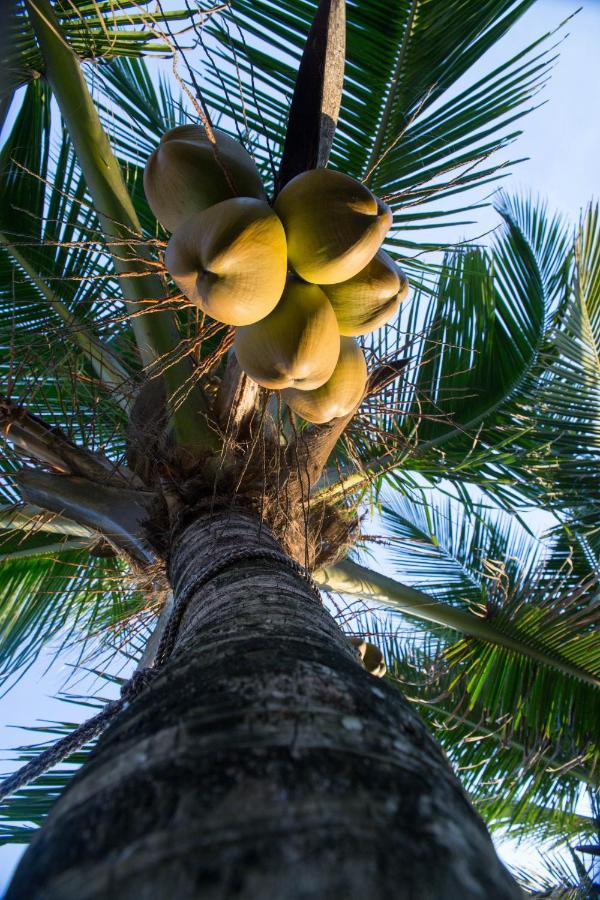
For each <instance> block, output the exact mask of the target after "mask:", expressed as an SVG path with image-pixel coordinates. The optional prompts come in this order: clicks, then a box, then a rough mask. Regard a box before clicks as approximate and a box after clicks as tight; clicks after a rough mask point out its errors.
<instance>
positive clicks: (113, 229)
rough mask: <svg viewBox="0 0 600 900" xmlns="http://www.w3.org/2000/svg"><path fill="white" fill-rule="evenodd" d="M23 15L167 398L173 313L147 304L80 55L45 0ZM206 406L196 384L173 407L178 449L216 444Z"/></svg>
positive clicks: (134, 220)
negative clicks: (32, 31)
mask: <svg viewBox="0 0 600 900" xmlns="http://www.w3.org/2000/svg"><path fill="white" fill-rule="evenodd" d="M26 2H27V7H28V10H29V17H30V21H31V24H32V27H33V29H34V31H35V34H36V37H37V40H38V43H39V45H40V49H41V52H42V55H43V58H44V62H45V67H46V68H45V73H44V74H45V76H46V78H47V80H48V82H49V84H50V86H51V88H52V91H53V94H54V97H55V99H56V101H57V103H58V106H59V108H60V111H61V114H62V117H63V119H64V121H65V124H66V126H67V129H68V131H69V134H70V136H71V140H72V142H73V146H74V148H75V152H76V154H77V158H78V160H79V164H80V166H81V169H82V171H83V174H84V177H85V179H86V183H87V187H88V190H89V192H90V194H91V197H92V200H93V202H94V207H95V209H96V212H97V214H98V218H99V220H100V225H101V228H102V231H103V233H104V235H105V237H106V239H107V243H108V246H109V249H110V252H111V254H112V257H113V261H114V265H115V269H116V271H117V273H118V275H119V276H120V280H121V285H122V291H123V297H124V300H125V303H126V305H127V307H128V309H129V311H130V313H131V325H132V329H133V333H134V336H135V340H136V344H137V347H138V350H139V353H140V357H141V360H142V363H143V364H144V366H146V368H147V369H149V370H150V372H151V373H152V374H158V372H157V371H156V370H157V369H158V371H159V372H162V373H163V377H164V379H165V382H166V386H167V395H168V396H169V397H173V396H175V395H177V393H178V392H179V391H180V390H181V387H182V385H184V384H186V383H187V382H188V381H189V380H190V379H191V377H192V368H191V362H190V361H189V360H188V359H180V360H175V361H173V360H174V354H176V350H177V346H178V344H179V333H178V329H177V324H176V320H175V317H174V315H173V314H172V313H171V312H167V311H164V310H163V311H156V310H155V309H151V308H150V310H149V311H148V312H145V310H146V309H147V308H149V307H152V306H154V305H155V304H156V303H158V302H160V301H161V300H163V299H164V298H165V293H166V290H165V285H164V283H163V281H162V279H161V278H160V277H159V276H158V275H157V274H155V273H153V272H152V268H153V267H154V266H155V261H154V260H153V259H152V257H151V255H150V252H149V250H148V248H147V247H146V245H145V243H144V238H143V235H142V229H141V226H140V222H139V219H138V217H137V213H136V211H135V208H134V206H133V203H132V201H131V197H130V196H129V193H128V191H127V187H126V185H125V182H124V180H123V174H122V172H121V168H120V166H119V163H118V160H117V159H116V157H115V156H114V154H113V152H112V149H111V146H110V143H109V141H108V137H107V135H106V133H105V131H104V129H103V128H102V123H101V122H100V117H99V115H98V112H97V110H96V107H95V106H94V102H93V100H92V97H91V95H90V92H89V89H88V86H87V84H86V81H85V78H84V77H83V72H82V69H81V66H80V64H79V60H78V58H77V56H76V55H75V53H74V52H73V50H72V49H71V47H70V46H69V44H68V43H67V41H66V39H65V37H64V35H63V33H62V31H61V28H60V24H59V22H58V19H57V17H56V15H55V13H54V11H53V9H52V6H51V4H50V2H49V0H26ZM206 411H207V404H206V401H205V398H204V395H203V394H202V393H201V391H200V390H199V389H195V390H193V391H190V392H186V397H184V398H182V401H181V403H180V404H179V406H178V407H177V408H176V409H174V410H173V411H172V415H171V426H172V428H173V432H174V435H175V439H176V443H177V444H178V445H180V446H184V447H206V446H208V447H210V448H214V446H215V435H214V433H213V432H212V431H211V430H210V429H209V428H208V427H207V425H206V422H205V419H204V416H203V415H202V414H203V413H206Z"/></svg>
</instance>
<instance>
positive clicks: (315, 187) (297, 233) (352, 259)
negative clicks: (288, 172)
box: [275, 169, 392, 284]
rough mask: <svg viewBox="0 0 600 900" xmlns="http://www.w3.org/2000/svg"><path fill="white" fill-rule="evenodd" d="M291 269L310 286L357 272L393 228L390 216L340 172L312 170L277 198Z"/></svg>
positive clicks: (285, 188)
mask: <svg viewBox="0 0 600 900" xmlns="http://www.w3.org/2000/svg"><path fill="white" fill-rule="evenodd" d="M275 211H276V213H277V215H278V216H279V218H280V219H281V221H282V222H283V226H284V228H285V232H286V236H287V241H288V257H289V260H290V264H291V266H292V267H293V268H294V270H295V271H296V272H297V273H298V275H300V276H301V278H304V279H305V281H310V282H312V283H313V284H336V283H337V282H339V281H347V280H348V279H349V278H352V277H353V276H354V275H356V273H357V272H360V270H361V269H363V268H364V267H365V266H366V265H367V263H368V262H369V260H370V259H372V258H373V256H374V255H375V253H376V252H377V250H378V249H379V247H380V246H381V243H382V241H383V239H384V238H385V236H386V234H387V232H388V231H389V229H390V226H391V224H392V213H391V210H390V208H389V207H388V206H386V204H385V203H382V202H381V201H380V200H378V199H377V197H375V195H374V194H372V193H371V191H370V190H369V189H368V188H367V187H365V185H363V184H361V183H360V182H359V181H356V180H355V179H354V178H350V176H349V175H344V174H343V173H342V172H334V171H332V170H331V169H311V170H310V171H308V172H302V173H301V174H300V175H297V176H296V177H295V178H292V180H291V181H290V182H288V184H286V186H285V187H284V188H283V190H282V191H281V192H280V193H279V195H278V196H277V199H276V201H275Z"/></svg>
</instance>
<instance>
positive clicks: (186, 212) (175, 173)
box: [144, 125, 265, 231]
mask: <svg viewBox="0 0 600 900" xmlns="http://www.w3.org/2000/svg"><path fill="white" fill-rule="evenodd" d="M214 135H215V139H216V149H215V145H213V144H211V142H210V141H209V139H208V137H207V134H206V131H205V130H204V128H203V127H202V126H199V125H179V126H178V127H177V128H172V129H171V130H170V131H167V133H166V134H164V135H163V136H162V138H161V140H160V144H159V145H158V147H157V148H156V150H155V151H154V153H153V154H152V155H151V157H150V159H149V160H148V162H147V163H146V168H145V170H144V190H145V192H146V198H147V200H148V203H149V204H150V208H151V210H152V212H153V213H154V215H155V216H156V218H157V219H158V221H159V222H160V224H161V225H163V226H164V228H166V229H167V230H168V231H175V229H176V228H178V227H179V225H181V223H182V222H185V220H186V219H189V217H190V216H191V215H192V214H193V213H196V212H200V211H201V210H203V209H207V208H208V207H209V206H212V205H213V204H214V203H220V202H221V200H228V199H229V198H230V197H257V198H258V199H260V200H264V199H265V192H264V189H263V185H262V181H261V179H260V175H259V174H258V169H257V168H256V164H255V162H254V160H253V159H252V157H251V156H250V154H249V153H248V152H247V151H246V150H245V149H244V148H243V147H242V145H241V144H240V143H239V142H238V141H236V140H234V139H233V138H231V137H229V135H228V134H225V132H223V131H218V130H214Z"/></svg>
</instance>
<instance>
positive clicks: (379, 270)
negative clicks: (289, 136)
mask: <svg viewBox="0 0 600 900" xmlns="http://www.w3.org/2000/svg"><path fill="white" fill-rule="evenodd" d="M214 137H215V143H211V141H209V139H208V136H207V134H206V132H205V130H204V129H203V128H202V127H200V126H193V125H183V126H179V127H178V128H174V129H172V130H171V131H168V132H167V133H166V134H165V135H164V136H163V138H162V139H161V142H160V144H159V146H158V147H157V149H156V150H155V151H154V153H153V154H152V156H151V157H150V159H149V160H148V163H147V165H146V170H145V172H144V188H145V191H146V197H147V199H148V202H149V204H150V207H151V209H152V211H153V212H154V214H155V216H156V218H157V219H158V221H159V222H160V223H161V224H162V225H163V226H164V228H166V229H167V230H168V231H170V232H172V234H171V238H170V240H169V243H168V245H167V248H166V252H165V265H166V268H167V270H168V271H169V273H170V274H171V276H172V278H173V280H174V281H175V283H176V284H177V286H178V287H179V289H180V290H181V291H182V293H183V294H184V295H185V296H186V297H187V298H188V300H189V301H190V302H191V303H193V304H195V305H196V306H198V307H199V308H200V309H201V310H202V311H203V312H205V313H207V314H208V315H209V316H211V317H212V318H213V319H216V320H217V321H219V322H223V323H224V324H226V325H233V326H235V328H236V334H235V343H234V349H235V353H236V356H237V359H238V362H239V364H240V366H241V368H242V369H243V370H244V372H246V374H247V375H249V376H250V378H252V379H253V380H254V381H256V382H257V383H258V384H260V385H262V386H263V387H265V388H269V389H271V390H277V391H281V396H282V397H283V399H284V400H285V402H286V403H287V404H288V406H289V407H290V408H291V409H293V410H294V412H296V413H297V414H298V415H300V416H302V418H304V419H305V420H306V421H308V422H313V423H317V424H321V423H324V422H328V421H330V420H331V419H333V418H337V417H339V416H345V415H348V414H349V413H351V412H352V410H353V409H355V408H356V407H357V406H358V404H359V403H360V401H361V399H362V397H363V395H364V391H365V387H366V382H367V366H366V362H365V358H364V355H363V352H362V350H361V348H360V347H359V345H358V344H357V343H356V341H355V338H356V337H357V336H359V335H364V334H367V333H368V332H370V331H374V330H375V329H376V328H379V327H380V326H381V325H384V324H385V323H386V322H388V321H389V320H390V319H391V318H392V317H393V316H394V315H395V313H396V311H397V309H398V306H399V304H400V302H401V301H402V300H403V299H404V298H405V297H406V295H407V293H408V282H407V280H406V277H405V276H404V274H403V273H402V271H401V270H400V269H399V268H398V266H397V265H396V264H395V263H394V261H393V260H392V259H391V257H390V256H388V254H387V253H385V252H384V251H383V250H382V249H381V245H382V243H383V240H384V238H385V236H386V234H387V232H388V231H389V228H390V226H391V224H392V214H391V211H390V209H389V207H388V206H387V205H386V204H385V203H383V202H382V201H381V200H378V199H377V197H375V196H374V194H373V193H372V192H371V191H370V190H369V189H368V188H367V187H366V186H365V185H363V184H361V183H360V182H358V181H356V180H355V179H353V178H350V177H349V176H348V175H344V174H342V173H341V172H334V171H332V170H330V169H311V170H309V171H307V172H303V173H301V174H300V175H297V176H296V177H295V178H293V179H292V180H291V181H290V182H288V184H286V185H285V187H284V188H283V189H282V190H281V191H280V193H279V194H278V196H277V198H276V200H275V202H274V204H273V206H271V205H270V204H269V203H268V202H267V198H266V195H265V191H264V188H263V185H262V181H261V178H260V175H259V173H258V170H257V168H256V165H255V163H254V160H253V159H252V157H251V156H250V155H249V154H248V153H247V152H246V150H245V149H244V148H243V147H242V145H241V144H239V143H238V142H237V141H235V140H234V139H233V138H231V137H229V135H227V134H225V133H224V132H221V131H218V130H216V131H215V132H214Z"/></svg>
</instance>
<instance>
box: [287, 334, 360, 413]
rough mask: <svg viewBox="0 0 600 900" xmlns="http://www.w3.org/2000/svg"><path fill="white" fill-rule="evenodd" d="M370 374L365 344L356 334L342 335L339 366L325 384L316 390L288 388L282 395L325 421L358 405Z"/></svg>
mask: <svg viewBox="0 0 600 900" xmlns="http://www.w3.org/2000/svg"><path fill="white" fill-rule="evenodd" d="M367 374H368V373H367V364H366V362H365V357H364V353H363V352H362V350H361V348H360V347H359V346H358V344H357V343H356V341H354V340H353V339H352V338H349V337H342V338H341V343H340V355H339V358H338V361H337V364H336V367H335V369H334V370H333V374H332V376H331V378H329V379H328V380H327V381H326V382H325V384H323V385H321V387H318V388H316V389H315V390H312V391H299V390H297V389H295V388H288V389H287V390H284V391H282V392H281V396H282V398H283V399H284V400H285V402H286V403H287V405H288V406H289V407H290V408H291V409H293V410H294V412H295V413H297V414H298V415H299V416H302V418H303V419H305V420H306V421H307V422H312V423H314V424H315V425H323V424H324V423H325V422H329V421H331V419H337V418H339V417H340V416H346V415H348V414H349V413H351V412H352V410H353V409H354V408H355V407H356V406H358V404H359V403H360V401H361V400H362V397H363V394H364V392H365V387H366V384H367Z"/></svg>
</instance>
